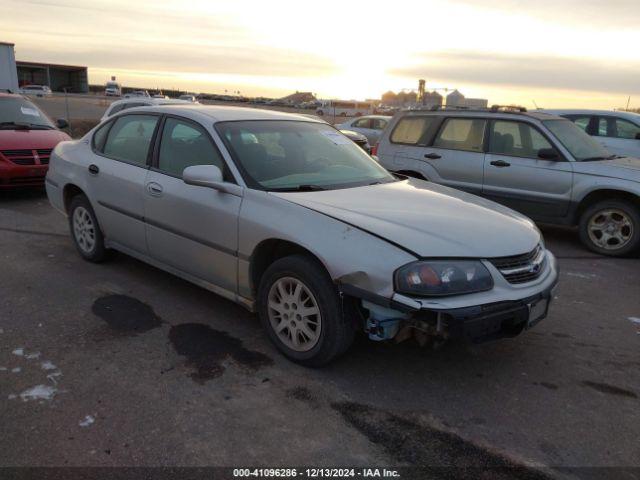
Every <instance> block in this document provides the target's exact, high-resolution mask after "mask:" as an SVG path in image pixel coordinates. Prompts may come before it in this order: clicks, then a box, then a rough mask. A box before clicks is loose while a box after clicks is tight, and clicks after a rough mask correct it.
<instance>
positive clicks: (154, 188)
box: [147, 182, 162, 197]
mask: <svg viewBox="0 0 640 480" xmlns="http://www.w3.org/2000/svg"><path fill="white" fill-rule="evenodd" d="M147 192H149V193H150V194H151V195H153V196H154V197H160V196H161V195H162V185H160V184H159V183H156V182H149V183H147Z"/></svg>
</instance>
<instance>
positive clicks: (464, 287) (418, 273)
mask: <svg viewBox="0 0 640 480" xmlns="http://www.w3.org/2000/svg"><path fill="white" fill-rule="evenodd" d="M395 284H396V291H397V292H399V293H405V294H409V295H419V296H442V295H459V294H462V293H474V292H482V291H485V290H490V289H491V288H493V278H492V277H491V274H490V273H489V270H487V267H485V266H484V265H483V264H482V263H481V262H479V261H476V260H425V261H419V262H414V263H410V264H408V265H405V266H404V267H400V268H399V269H398V270H396V274H395Z"/></svg>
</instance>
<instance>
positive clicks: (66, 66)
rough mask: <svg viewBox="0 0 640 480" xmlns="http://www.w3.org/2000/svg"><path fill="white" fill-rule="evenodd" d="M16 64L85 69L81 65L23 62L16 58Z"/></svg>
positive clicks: (19, 65)
mask: <svg viewBox="0 0 640 480" xmlns="http://www.w3.org/2000/svg"><path fill="white" fill-rule="evenodd" d="M16 66H18V67H21V66H24V67H54V68H68V69H74V70H87V67H85V66H81V65H62V64H60V63H48V62H23V61H22V60H16Z"/></svg>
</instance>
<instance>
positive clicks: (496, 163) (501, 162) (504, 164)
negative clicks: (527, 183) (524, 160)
mask: <svg viewBox="0 0 640 480" xmlns="http://www.w3.org/2000/svg"><path fill="white" fill-rule="evenodd" d="M491 165H493V166H494V167H499V168H502V167H510V166H511V164H510V163H509V162H505V161H504V160H494V161H493V162H491Z"/></svg>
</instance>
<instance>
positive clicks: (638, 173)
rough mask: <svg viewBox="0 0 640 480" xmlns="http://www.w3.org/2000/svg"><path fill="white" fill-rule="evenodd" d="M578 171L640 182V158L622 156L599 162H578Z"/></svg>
mask: <svg viewBox="0 0 640 480" xmlns="http://www.w3.org/2000/svg"><path fill="white" fill-rule="evenodd" d="M574 165H575V169H576V171H578V172H580V173H588V174H591V175H598V176H603V177H610V178H620V179H623V180H633V181H636V182H640V158H634V157H620V158H614V159H612V160H600V161H597V162H576V163H575V164H574Z"/></svg>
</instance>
